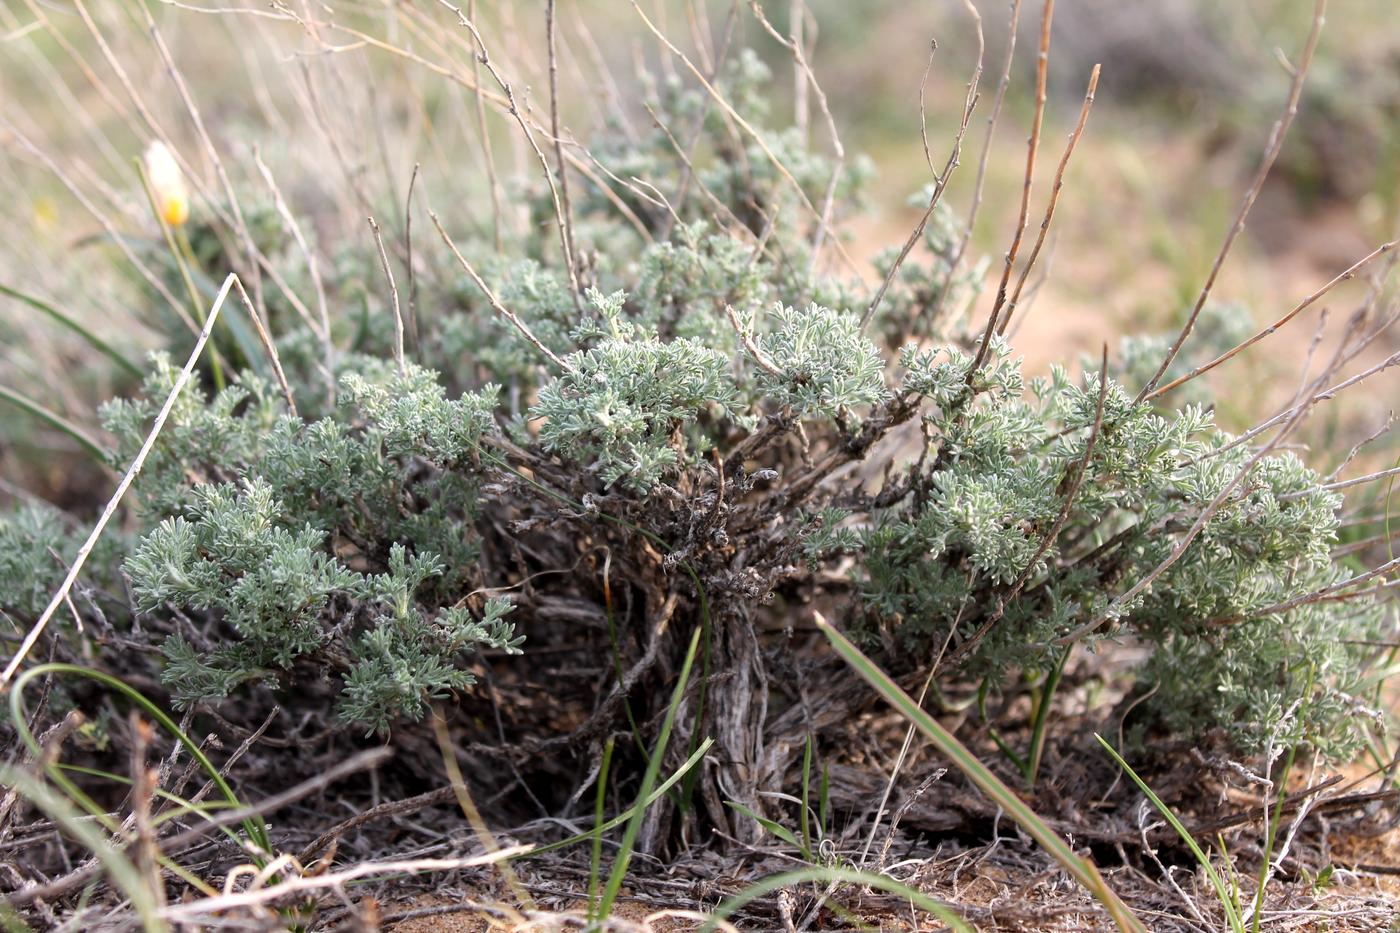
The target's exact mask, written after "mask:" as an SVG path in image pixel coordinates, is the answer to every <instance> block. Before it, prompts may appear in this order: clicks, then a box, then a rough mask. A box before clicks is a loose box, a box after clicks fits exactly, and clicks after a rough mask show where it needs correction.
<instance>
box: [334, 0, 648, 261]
mask: <svg viewBox="0 0 1400 933" xmlns="http://www.w3.org/2000/svg"><path fill="white" fill-rule="evenodd" d="M404 22H405V23H406V24H407V25H408V26H410V27H411V28H415V29H417V27H414V26H413V24H412V23H410V22H409V21H407V20H405V21H404ZM328 25H329V27H330V28H333V29H335V30H338V31H340V32H344V33H345V34H347V35H350V36H353V37H355V39H357V40H358V42H359V43H362V44H363V45H367V46H371V47H373V48H376V49H379V50H380V51H383V52H387V53H389V54H391V55H396V56H398V57H400V58H404V59H406V60H408V61H411V62H413V63H414V64H416V65H418V66H420V67H422V68H425V69H427V70H428V71H430V72H432V73H433V74H436V75H438V76H440V77H443V78H446V79H447V80H449V81H452V82H453V83H455V84H458V85H460V86H461V87H464V88H466V89H468V90H472V91H478V92H480V93H481V94H482V96H483V97H484V98H485V99H487V100H489V101H490V102H491V103H492V104H493V105H495V106H496V107H498V108H499V109H500V111H501V112H502V113H505V114H509V115H511V116H514V117H515V118H516V119H517V120H519V119H521V115H520V114H519V112H518V111H517V112H516V113H515V114H511V111H510V102H509V101H508V100H507V99H506V98H504V97H501V96H499V95H497V94H493V93H491V92H488V91H485V90H483V89H481V88H480V86H479V85H478V84H477V83H475V82H473V81H472V80H471V79H470V78H467V77H465V76H463V75H460V74H458V73H456V72H454V71H452V70H451V69H450V68H444V67H443V66H442V65H439V64H436V63H434V62H431V61H429V60H428V59H425V58H423V57H422V56H421V55H417V54H415V53H413V52H411V51H409V50H407V49H403V48H400V47H398V46H396V45H393V44H391V43H387V42H383V41H381V40H379V39H376V38H375V37H374V36H371V35H369V34H367V33H363V32H359V31H357V30H355V29H353V28H351V27H348V26H344V25H342V24H340V23H330V24H328ZM419 35H420V36H422V37H423V38H424V39H425V40H426V41H429V42H431V37H428V36H425V35H423V33H422V32H421V31H419ZM322 50H323V51H326V52H338V51H348V50H349V49H348V47H337V46H331V45H328V44H325V43H323V44H322ZM532 125H533V126H534V128H535V130H536V131H537V132H541V133H544V134H545V135H546V136H547V135H548V130H547V129H545V128H544V127H541V126H540V125H539V124H538V123H532ZM564 156H565V159H566V160H567V161H568V163H569V165H570V166H571V167H572V168H573V169H574V171H576V172H578V173H579V174H580V175H582V176H583V177H584V178H586V179H588V181H589V182H591V183H592V184H593V185H594V186H596V187H597V189H598V191H599V193H600V194H602V195H603V197H604V198H606V199H607V200H608V201H609V202H610V203H612V205H613V206H614V207H616V208H617V209H618V212H619V213H620V214H622V215H623V217H624V218H626V219H627V220H628V221H629V222H630V223H631V224H632V225H633V227H635V228H636V229H637V231H638V233H639V234H640V235H641V236H643V237H645V238H650V233H649V232H647V231H646V230H645V228H644V225H643V224H642V222H641V220H640V218H638V217H637V216H636V214H635V213H633V212H632V211H631V209H630V208H628V207H627V205H626V203H625V202H624V201H623V200H622V199H621V198H619V197H618V195H617V193H616V192H615V191H613V190H612V188H611V187H610V186H608V185H605V184H603V182H602V181H601V180H600V179H599V178H598V176H597V175H595V174H594V173H593V171H592V170H591V169H590V168H589V166H588V163H586V162H584V161H583V160H582V159H579V158H578V157H577V156H575V155H573V154H572V153H570V152H568V151H567V150H565V153H564ZM545 165H546V167H548V163H545Z"/></svg>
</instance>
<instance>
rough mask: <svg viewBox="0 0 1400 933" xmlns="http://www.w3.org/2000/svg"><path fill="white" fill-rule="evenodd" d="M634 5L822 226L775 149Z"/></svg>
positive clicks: (635, 6) (843, 253)
mask: <svg viewBox="0 0 1400 933" xmlns="http://www.w3.org/2000/svg"><path fill="white" fill-rule="evenodd" d="M631 2H632V9H634V10H636V11H637V15H638V16H640V17H641V19H642V22H643V23H644V24H645V25H646V27H647V29H649V30H651V33H652V34H653V35H654V36H656V38H657V40H658V41H659V42H660V43H661V44H662V45H663V46H665V48H666V50H667V51H668V52H670V53H671V54H672V55H674V56H675V57H676V58H677V59H679V60H680V61H681V63H682V64H684V65H685V67H686V69H687V70H689V71H690V73H691V74H692V75H694V76H695V79H696V80H697V81H699V82H700V86H701V87H703V88H704V89H705V92H706V93H707V94H709V95H710V97H711V98H712V99H713V100H714V101H715V103H717V104H719V106H720V109H721V110H723V111H724V112H725V115H726V116H728V118H729V119H730V120H732V121H734V123H735V124H737V125H738V126H739V127H740V128H741V129H743V131H744V132H745V133H747V134H748V135H749V137H750V138H751V139H752V140H753V141H754V143H755V144H757V146H758V148H759V150H760V151H762V152H763V155H764V156H765V157H766V158H767V159H768V161H769V162H770V163H772V165H773V168H775V169H776V170H777V172H778V174H779V175H781V176H783V180H784V181H786V182H787V183H788V184H790V185H792V188H793V190H794V191H796V192H797V197H798V199H799V200H800V201H801V202H802V204H803V206H805V207H806V208H807V210H808V211H809V212H810V213H811V215H812V217H813V218H815V219H816V220H817V222H818V223H820V222H821V218H822V214H821V211H819V210H817V206H816V205H815V204H813V203H812V199H811V198H809V197H807V192H806V191H803V190H802V185H801V184H799V183H798V181H797V179H796V178H794V177H793V175H792V172H791V171H789V170H788V167H787V166H786V165H784V164H783V161H782V160H781V159H779V158H778V157H777V156H776V155H775V154H774V153H773V150H772V149H770V148H769V146H768V143H767V141H766V140H764V138H763V134H762V133H760V132H758V130H756V129H754V128H753V126H752V125H751V124H750V123H749V121H747V120H745V119H744V118H743V116H741V115H740V114H739V112H738V111H737V110H735V109H734V107H733V106H732V105H731V104H730V103H729V101H727V100H725V99H724V95H723V94H721V93H720V92H719V91H718V90H717V89H716V88H715V86H714V85H713V84H712V83H711V82H710V81H709V80H708V79H706V77H705V75H704V74H702V73H701V71H700V69H699V68H697V67H696V66H695V63H694V62H692V61H691V60H690V58H689V57H688V56H687V55H686V54H685V53H684V52H682V51H681V50H680V49H678V48H676V47H675V45H674V44H672V42H671V40H670V39H668V38H666V34H665V33H663V32H662V31H661V30H659V29H657V28H656V24H655V23H653V22H652V21H651V19H650V18H648V17H647V15H646V13H644V12H643V11H642V8H641V6H640V5H639V4H638V3H637V0H631ZM835 243H836V248H837V250H838V252H840V254H841V257H842V258H843V259H844V260H845V261H846V262H847V263H849V264H850V265H851V266H852V267H854V266H855V262H854V260H852V259H851V257H850V254H849V253H848V252H846V248H845V246H843V245H842V244H841V241H840V240H836V241H835Z"/></svg>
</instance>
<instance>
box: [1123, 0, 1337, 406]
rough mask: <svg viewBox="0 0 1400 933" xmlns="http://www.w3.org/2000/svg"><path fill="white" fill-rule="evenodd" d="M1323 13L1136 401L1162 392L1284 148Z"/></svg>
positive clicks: (1318, 12) (1322, 6)
mask: <svg viewBox="0 0 1400 933" xmlns="http://www.w3.org/2000/svg"><path fill="white" fill-rule="evenodd" d="M1326 13H1327V0H1316V6H1315V7H1314V8H1313V20H1312V28H1311V29H1310V30H1309V32H1308V38H1307V42H1306V43H1305V44H1304V46H1303V54H1302V56H1301V57H1300V58H1299V59H1298V65H1297V67H1296V68H1295V69H1294V70H1293V81H1292V84H1291V85H1290V86H1289V89H1288V102H1287V104H1285V106H1284V111H1283V115H1282V116H1280V117H1279V118H1278V120H1277V121H1276V122H1275V123H1274V127H1273V130H1272V131H1270V133H1269V141H1268V143H1267V144H1266V145H1265V147H1264V158H1263V159H1262V160H1260V162H1259V168H1258V170H1256V171H1255V173H1254V178H1253V180H1252V181H1251V182H1250V184H1249V188H1247V189H1246V190H1245V193H1244V197H1243V199H1241V201H1240V206H1239V210H1238V211H1237V212H1236V214H1235V222H1234V223H1233V224H1232V225H1231V226H1230V231H1229V233H1227V234H1226V235H1225V242H1224V243H1222V244H1221V245H1220V252H1218V253H1217V254H1216V256H1215V262H1214V263H1213V264H1212V265H1211V269H1210V273H1209V274H1208V275H1207V276H1206V281H1205V284H1204V285H1202V286H1201V292H1200V294H1199V295H1198V296H1196V303H1195V304H1194V305H1193V306H1192V307H1191V313H1190V314H1189V315H1187V317H1186V323H1185V325H1183V326H1182V328H1181V333H1180V334H1178V335H1177V338H1176V339H1175V340H1174V341H1172V345H1171V347H1170V348H1169V349H1168V350H1167V354H1166V356H1165V357H1163V359H1162V363H1161V365H1160V366H1158V367H1157V372H1156V374H1155V375H1153V377H1152V378H1151V379H1150V380H1148V382H1147V385H1145V386H1143V387H1142V390H1141V391H1140V392H1138V394H1137V398H1136V399H1134V401H1135V402H1142V401H1145V400H1146V399H1149V398H1156V397H1157V396H1158V395H1160V394H1161V392H1158V391H1156V389H1157V384H1158V383H1159V382H1161V381H1162V377H1163V376H1164V375H1166V372H1167V370H1168V369H1170V368H1171V365H1172V363H1173V362H1175V361H1176V357H1177V354H1178V353H1180V352H1181V347H1182V344H1184V343H1186V338H1188V337H1190V336H1191V331H1192V330H1194V329H1195V327H1196V319H1197V318H1199V317H1200V316H1201V309H1203V308H1204V307H1205V304H1206V299H1208V298H1209V297H1210V292H1211V289H1212V288H1214V287H1215V280H1216V278H1217V277H1218V276H1219V275H1220V270H1221V267H1223V266H1224V265H1225V258H1226V257H1227V256H1229V255H1230V248H1231V247H1233V246H1234V245H1235V239H1236V238H1237V237H1238V236H1239V235H1240V233H1241V231H1243V230H1244V224H1245V219H1246V218H1247V217H1248V216H1249V211H1250V208H1252V207H1253V206H1254V202H1255V200H1256V199H1257V198H1258V197H1259V192H1260V191H1261V190H1262V189H1263V187H1264V180H1265V179H1266V178H1268V177H1269V172H1270V171H1271V170H1272V169H1273V167H1274V162H1275V160H1277V159H1278V154H1279V151H1280V150H1281V149H1282V148H1283V138H1284V136H1286V135H1287V133H1288V129H1289V127H1290V126H1292V125H1293V118H1294V116H1296V115H1297V113H1298V98H1299V97H1300V96H1301V95H1302V93H1303V81H1304V80H1305V79H1306V78H1307V74H1308V67H1309V66H1310V65H1311V64H1312V60H1313V53H1314V52H1315V51H1316V49H1317V40H1318V37H1319V36H1320V35H1321V34H1322V25H1323V23H1324V21H1325V20H1326ZM1182 381H1183V380H1181V379H1178V380H1176V381H1175V382H1173V383H1172V385H1180V384H1181V382H1182ZM1163 391H1165V389H1164V390H1163Z"/></svg>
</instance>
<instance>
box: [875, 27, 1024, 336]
mask: <svg viewBox="0 0 1400 933" xmlns="http://www.w3.org/2000/svg"><path fill="white" fill-rule="evenodd" d="M967 6H968V11H969V12H970V13H971V14H972V15H973V17H975V20H976V23H977V64H976V65H975V66H974V67H973V69H972V80H970V81H968V83H967V97H966V98H965V99H964V100H963V112H962V121H961V122H960V123H959V124H958V131H957V134H956V135H955V136H954V137H953V150H952V152H950V153H949V154H948V161H947V163H946V164H945V165H944V166H943V171H942V173H936V174H935V175H934V187H933V193H932V195H930V197H929V201H928V207H926V208H925V209H924V213H923V216H922V217H920V218H919V222H918V223H917V224H915V225H914V229H913V230H912V231H911V232H910V234H909V238H908V239H907V240H905V241H904V246H903V248H902V249H900V251H899V255H898V256H896V257H895V260H894V262H893V263H891V265H890V268H889V271H888V272H886V273H885V278H884V281H882V282H881V283H880V287H879V289H877V290H876V292H875V297H874V298H872V299H870V304H869V305H867V306H866V309H865V313H864V314H862V315H861V318H860V329H861V332H862V333H864V331H865V328H866V327H868V326H869V325H870V322H871V321H872V320H874V318H875V313H876V312H877V311H878V310H879V309H880V303H881V302H883V301H884V300H885V292H887V291H889V288H890V285H892V284H893V283H894V279H895V276H897V275H898V274H899V268H900V266H902V265H904V260H905V259H907V258H908V257H909V254H910V253H911V252H912V251H913V249H914V247H915V246H916V245H917V244H918V242H919V238H920V237H922V236H923V235H924V228H925V227H927V226H928V222H929V220H930V218H932V217H933V212H934V210H936V209H937V207H938V202H939V201H940V200H942V198H943V192H944V191H945V190H946V189H947V187H948V181H949V179H951V178H952V176H953V171H954V170H955V169H956V168H957V167H958V166H959V165H960V164H961V163H962V144H963V138H964V137H965V136H966V135H967V127H968V124H969V123H970V122H971V121H972V111H973V109H974V108H976V106H977V99H978V95H977V87H978V85H979V84H980V83H981V80H982V59H983V56H984V53H985V51H986V41H985V39H984V37H983V35H982V17H981V15H980V14H979V13H978V12H977V9H976V8H975V7H973V6H972V4H971V2H969V3H968V4H967ZM1017 8H1019V0H1017ZM1012 42H1013V44H1014V42H1015V40H1014V39H1013V40H1012ZM937 49H938V44H937V43H936V42H935V43H933V44H932V47H931V48H930V49H929V67H930V68H931V67H932V66H933V54H934V52H935V51H937ZM1010 65H1011V62H1010V60H1009V59H1008V60H1007V67H1008V68H1009V67H1010ZM927 78H928V72H927V71H925V72H924V79H925V81H927ZM923 94H924V91H923V84H922V83H921V84H920V85H919V115H920V118H921V120H920V123H921V125H924V122H923V120H922V117H923V113H924V110H923ZM997 103H998V106H1000V96H998V101H997ZM993 119H995V116H994V117H993ZM923 140H924V158H925V159H929V149H928V133H927V130H926V129H925V130H924V132H923ZM984 167H985V166H984ZM930 170H932V165H930ZM979 186H980V178H979Z"/></svg>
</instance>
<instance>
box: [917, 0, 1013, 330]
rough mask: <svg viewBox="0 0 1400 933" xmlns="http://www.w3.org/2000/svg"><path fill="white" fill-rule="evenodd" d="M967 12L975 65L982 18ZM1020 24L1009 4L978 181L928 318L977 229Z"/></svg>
mask: <svg viewBox="0 0 1400 933" xmlns="http://www.w3.org/2000/svg"><path fill="white" fill-rule="evenodd" d="M963 3H964V4H965V5H966V6H967V8H968V10H969V12H971V13H972V15H973V16H976V17H977V47H978V50H979V53H978V62H979V64H980V62H981V49H982V48H983V45H984V43H983V39H982V17H981V16H980V15H979V14H978V13H977V10H976V8H975V7H973V5H972V0H963ZM1020 22H1021V0H1011V21H1010V25H1009V26H1008V27H1007V32H1006V63H1005V64H1004V65H1003V66H1002V70H1001V78H1000V79H999V80H998V81H997V93H996V97H995V98H994V99H993V102H992V112H991V113H990V114H988V116H987V132H986V135H985V136H984V137H983V139H982V154H981V156H979V157H978V159H977V181H976V183H975V184H974V185H973V187H972V205H971V206H970V207H969V208H968V211H967V224H966V225H965V226H964V227H963V232H962V236H961V237H959V238H958V247H957V249H956V250H955V251H954V252H953V258H952V260H951V261H950V262H949V263H948V272H947V273H946V274H945V275H944V278H943V285H942V287H940V288H939V289H938V297H937V298H936V299H934V302H933V307H932V309H931V314H932V315H933V316H934V317H937V315H938V314H939V312H940V311H942V309H943V302H945V301H946V300H947V299H948V293H949V292H951V291H952V290H953V278H954V277H955V276H956V275H957V273H958V267H959V266H961V265H962V261H963V257H964V256H965V255H967V247H968V244H969V243H971V242H972V231H973V230H974V229H975V228H976V226H977V215H978V214H979V213H980V212H981V210H982V194H983V191H984V190H985V187H986V181H987V164H988V162H990V161H991V155H992V138H993V136H994V135H995V134H996V128H997V120H998V119H1000V117H1001V106H1002V104H1003V103H1004V102H1005V101H1006V89H1007V88H1008V87H1009V86H1010V85H1011V63H1012V60H1013V59H1014V58H1015V55H1016V34H1017V31H1018V29H1019V26H1020Z"/></svg>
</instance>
